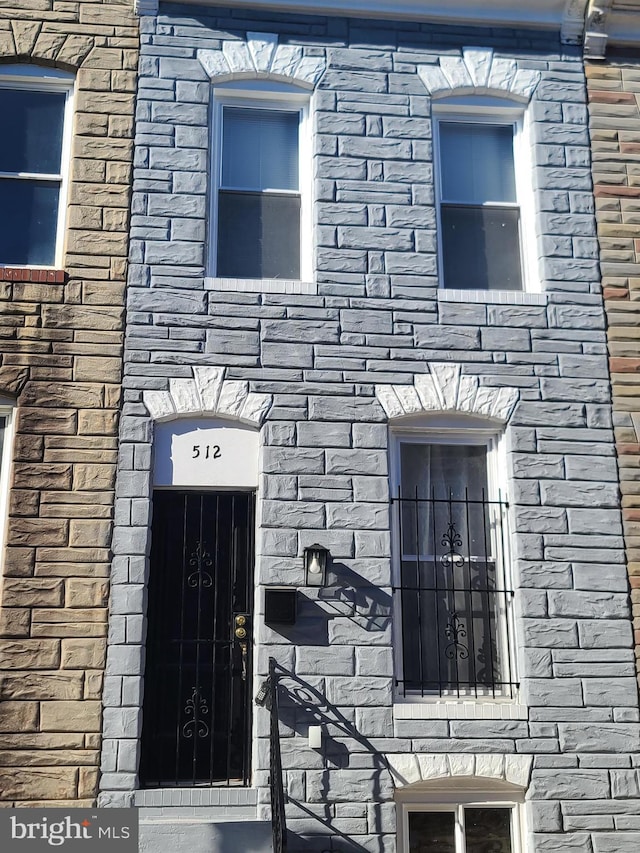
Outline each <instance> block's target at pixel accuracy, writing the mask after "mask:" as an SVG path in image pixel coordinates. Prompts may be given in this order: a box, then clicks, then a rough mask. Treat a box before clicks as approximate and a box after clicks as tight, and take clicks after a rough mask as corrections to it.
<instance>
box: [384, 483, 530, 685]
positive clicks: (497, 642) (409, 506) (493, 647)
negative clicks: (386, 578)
mask: <svg viewBox="0 0 640 853" xmlns="http://www.w3.org/2000/svg"><path fill="white" fill-rule="evenodd" d="M392 504H395V505H396V506H397V508H398V511H397V516H398V518H397V523H398V530H399V543H398V544H399V549H400V580H399V583H398V585H397V586H395V587H394V593H396V594H399V596H400V611H401V622H402V661H403V672H402V677H401V678H397V679H396V683H397V684H398V685H399V686H400V687H401V689H402V692H403V693H404V694H405V695H406V694H407V693H410V694H415V693H418V694H420V695H422V696H428V695H440V696H453V697H464V696H473V697H478V696H492V697H498V696H505V697H509V698H512V697H513V696H514V695H515V691H516V689H517V687H518V684H517V682H516V681H515V680H514V678H513V669H512V666H511V656H512V649H511V636H510V621H511V618H510V617H511V614H510V610H511V603H512V599H513V591H512V590H511V589H510V586H509V584H508V531H507V520H506V516H507V509H508V504H507V503H506V502H505V501H502V500H500V499H498V500H488V499H487V497H486V495H485V493H484V490H483V491H482V492H481V493H480V496H479V497H478V498H476V499H472V498H470V497H469V494H468V492H467V491H466V490H465V493H464V498H462V499H460V498H454V496H453V493H449V496H448V497H444V498H440V497H436V496H435V491H433V492H432V493H431V496H430V497H428V498H425V497H421V496H419V495H417V494H416V495H415V496H414V497H411V498H409V497H406V496H404V495H402V494H400V493H399V494H398V497H397V498H393V499H392Z"/></svg>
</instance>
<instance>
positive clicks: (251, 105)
mask: <svg viewBox="0 0 640 853" xmlns="http://www.w3.org/2000/svg"><path fill="white" fill-rule="evenodd" d="M216 91H217V94H218V99H217V102H216V106H217V111H216V125H217V128H216V129H217V164H216V177H217V186H216V201H215V210H214V222H215V235H212V236H215V239H214V240H213V243H214V245H215V247H216V249H215V253H214V254H215V256H214V257H213V258H212V266H213V268H214V270H215V275H216V276H218V277H221V278H240V279H242V278H244V279H300V278H301V277H302V274H303V268H304V267H305V263H306V261H307V259H306V258H305V257H304V256H303V245H304V244H305V238H306V234H305V233H303V231H304V230H305V220H306V218H307V215H308V198H307V195H308V194H307V193H306V191H305V190H306V178H305V175H306V171H307V168H308V164H307V163H305V162H304V161H305V158H306V156H307V153H306V150H305V149H304V146H301V135H302V128H303V126H304V124H305V121H306V98H305V99H304V101H303V100H302V99H301V97H300V96H298V97H294V98H293V100H292V99H291V96H290V95H288V96H287V98H286V99H283V98H282V97H281V98H279V99H278V98H275V97H273V93H270V94H271V97H269V98H264V99H259V98H255V97H253V98H251V97H237V96H234V95H236V93H235V92H233V90H232V89H231V90H224V89H217V90H216ZM275 94H276V95H277V94H278V93H277V92H276V93H275Z"/></svg>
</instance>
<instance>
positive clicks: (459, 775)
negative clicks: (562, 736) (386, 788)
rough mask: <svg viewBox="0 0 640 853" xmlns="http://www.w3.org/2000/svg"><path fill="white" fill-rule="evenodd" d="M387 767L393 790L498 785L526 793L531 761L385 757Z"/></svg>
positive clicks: (482, 756) (492, 756) (490, 756)
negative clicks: (450, 784)
mask: <svg viewBox="0 0 640 853" xmlns="http://www.w3.org/2000/svg"><path fill="white" fill-rule="evenodd" d="M385 758H386V761H387V766H388V767H389V771H390V773H391V777H392V779H393V782H394V785H395V787H396V790H398V789H404V788H407V787H408V786H411V785H415V786H418V785H424V786H426V785H427V784H434V783H437V782H441V783H442V782H456V783H461V784H464V783H466V784H476V785H478V786H480V785H483V784H487V783H489V782H491V783H499V784H500V783H501V784H508V785H511V786H515V787H517V788H518V789H520V790H521V791H524V790H526V788H527V787H528V785H529V780H530V777H531V766H532V762H533V757H532V756H530V755H504V754H500V753H476V754H473V755H471V754H468V753H449V754H448V755H443V754H442V753H422V754H419V755H412V754H407V753H402V754H400V753H387V754H386V755H385Z"/></svg>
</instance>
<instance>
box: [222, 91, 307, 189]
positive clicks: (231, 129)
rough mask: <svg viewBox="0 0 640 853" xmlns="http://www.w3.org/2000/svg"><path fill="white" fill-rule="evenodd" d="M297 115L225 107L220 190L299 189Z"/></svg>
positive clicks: (280, 111) (279, 111)
mask: <svg viewBox="0 0 640 853" xmlns="http://www.w3.org/2000/svg"><path fill="white" fill-rule="evenodd" d="M299 118H300V117H299V114H298V113H297V112H285V111H282V110H260V109H257V110H256V109H253V110H252V109H243V108H239V107H225V108H224V114H223V128H222V136H223V139H222V186H223V187H229V188H234V189H250V190H275V189H277V190H297V189H298V125H299Z"/></svg>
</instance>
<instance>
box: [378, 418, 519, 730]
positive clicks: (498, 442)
mask: <svg viewBox="0 0 640 853" xmlns="http://www.w3.org/2000/svg"><path fill="white" fill-rule="evenodd" d="M402 444H459V445H460V446H484V447H486V449H487V488H488V492H489V499H490V500H496V499H497V498H499V499H500V500H502V501H505V502H506V501H508V495H507V489H506V477H505V472H506V471H507V455H506V441H505V437H504V434H503V433H502V432H501V431H500V430H499V429H498V428H496V427H493V426H492V425H490V424H489V425H488V424H487V421H486V420H485V419H482V418H478V417H474V416H455V415H454V416H451V415H446V414H445V415H433V416H431V417H429V418H427V419H423V418H421V419H419V420H418V421H414V422H413V424H402V425H399V426H398V427H397V428H395V429H393V431H392V433H391V442H390V447H391V460H390V472H391V489H392V491H391V495H392V497H393V498H396V497H397V495H398V489H399V487H400V486H401V470H402V469H401V461H400V449H401V445H402ZM399 511H400V509H399V508H398V510H397V511H396V512H394V513H393V519H392V525H391V528H392V530H391V548H392V551H391V553H392V573H393V582H394V585H395V586H400V584H401V560H402V543H401V541H400V528H399V523H398V514H397V513H398V512H399ZM508 522H509V517H508V515H507V516H506V517H505V518H504V519H503V523H504V524H505V527H506V531H505V532H507V534H508V532H509V529H510V526H509V524H508ZM510 545H511V543H510V541H509V536H508V535H507V536H505V537H504V542H503V543H502V548H503V561H502V562H501V561H498V566H497V570H498V572H499V574H498V576H497V580H498V582H499V583H501V584H503V587H502V588H504V589H509V588H511V589H513V572H512V559H511V553H510ZM393 599H394V600H393V624H394V631H393V635H394V639H393V648H394V666H395V672H396V673H401V674H402V677H403V676H404V650H403V646H402V601H401V597H400V596H399V595H394V597H393ZM497 607H498V615H499V619H500V627H499V631H498V635H497V636H498V643H499V645H498V650H497V652H498V659H499V660H501V661H503V662H506V664H507V666H506V672H507V673H508V674H509V676H510V680H511V681H512V682H513V683H517V682H518V670H517V648H516V642H515V624H514V607H513V600H511V601H510V602H507V603H505V601H504V598H503V596H499V597H498V599H497ZM475 694H476V691H475V689H474V690H469V691H468V692H466V693H465V692H463V691H460V695H459V696H458V695H457V692H456V695H449V694H445V693H442V694H440V693H436V692H433V693H430V694H426V695H424V696H422V695H421V693H420V692H418V691H409V690H407V691H406V695H405V691H404V690H403V689H402V686H401V685H397V686H396V688H395V696H394V703H398V704H405V703H416V704H417V705H422V706H426V705H431V706H434V705H440V706H449V708H450V709H451V708H456V707H457V708H462V707H463V706H464V705H466V706H468V705H469V703H473V705H474V706H475V705H478V704H508V705H510V706H514V705H516V704H517V702H518V698H519V691H518V690H516V689H515V688H514V689H513V691H512V695H506V693H505V694H504V695H501V693H500V690H499V689H496V690H495V695H494V691H493V690H487V692H486V693H482V692H481V691H480V689H478V695H477V696H476V695H475ZM416 716H421V715H420V714H419V713H418V714H416ZM429 716H431V715H430V714H429ZM438 716H439V715H438ZM451 716H457V715H456V714H455V713H452V714H451ZM472 716H473V715H472Z"/></svg>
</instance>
